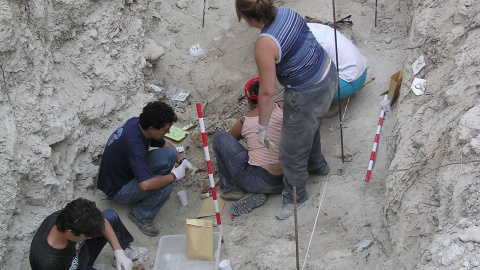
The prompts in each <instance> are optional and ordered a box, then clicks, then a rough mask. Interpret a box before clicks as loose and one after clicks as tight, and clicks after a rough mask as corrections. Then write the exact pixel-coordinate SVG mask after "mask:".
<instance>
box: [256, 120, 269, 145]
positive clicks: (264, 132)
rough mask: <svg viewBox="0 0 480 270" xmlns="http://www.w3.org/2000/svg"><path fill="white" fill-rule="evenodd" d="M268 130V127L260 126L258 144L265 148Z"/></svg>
mask: <svg viewBox="0 0 480 270" xmlns="http://www.w3.org/2000/svg"><path fill="white" fill-rule="evenodd" d="M267 129H268V126H262V125H260V124H258V136H257V139H258V142H259V143H260V144H261V145H263V146H266V145H265V137H266V136H267Z"/></svg>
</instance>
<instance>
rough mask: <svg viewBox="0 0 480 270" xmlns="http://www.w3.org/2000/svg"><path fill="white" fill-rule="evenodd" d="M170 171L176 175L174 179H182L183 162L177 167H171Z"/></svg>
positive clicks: (183, 172) (183, 171)
mask: <svg viewBox="0 0 480 270" xmlns="http://www.w3.org/2000/svg"><path fill="white" fill-rule="evenodd" d="M184 162H185V160H184ZM172 173H174V174H175V176H176V179H175V181H178V180H180V179H182V178H183V177H185V167H183V162H182V164H181V165H179V166H178V167H175V168H173V169H172Z"/></svg>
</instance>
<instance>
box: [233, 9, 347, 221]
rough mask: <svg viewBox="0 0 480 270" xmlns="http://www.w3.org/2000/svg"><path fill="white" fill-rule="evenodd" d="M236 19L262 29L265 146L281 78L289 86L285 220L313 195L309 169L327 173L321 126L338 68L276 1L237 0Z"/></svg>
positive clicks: (282, 145) (283, 149) (258, 57)
mask: <svg viewBox="0 0 480 270" xmlns="http://www.w3.org/2000/svg"><path fill="white" fill-rule="evenodd" d="M235 8H236V12H237V18H238V20H239V21H241V20H242V19H243V20H245V21H246V22H247V24H248V25H249V26H250V27H253V28H258V29H260V35H259V37H258V38H257V39H256V41H255V50H254V55H255V62H256V65H257V70H258V74H259V77H260V92H259V95H258V107H259V118H258V130H259V131H258V136H257V139H258V141H259V142H260V144H262V145H265V139H268V140H269V139H270V138H269V137H268V134H267V130H268V124H269V121H270V118H271V115H272V111H273V109H274V108H275V92H276V85H275V84H276V80H278V82H279V83H280V84H281V85H282V86H283V87H285V93H284V106H283V121H282V123H283V124H282V125H283V126H282V132H281V136H280V142H279V162H280V166H281V168H282V171H283V174H284V175H283V183H284V189H283V191H282V197H283V200H282V205H281V207H280V209H279V211H278V212H277V214H276V217H277V218H278V219H280V220H282V219H285V218H287V217H289V216H291V215H292V214H293V212H294V201H293V200H294V194H293V188H294V187H296V191H297V192H296V199H297V209H300V208H301V207H303V206H304V204H305V202H306V201H307V199H308V194H307V190H306V185H307V182H308V175H309V172H310V173H314V174H320V175H325V174H327V173H328V172H329V170H330V167H329V165H328V164H327V162H326V160H325V158H324V156H323V154H322V149H321V144H320V126H321V124H322V118H323V116H324V115H325V114H326V113H327V112H328V109H329V107H330V104H331V103H332V99H333V95H334V92H335V90H336V89H337V85H338V84H337V71H336V67H335V64H334V63H333V62H332V61H331V59H330V57H329V56H328V53H327V52H326V51H325V50H324V49H323V48H322V46H321V45H320V44H319V43H318V42H317V40H316V39H315V37H314V36H313V34H312V32H311V31H310V30H309V28H308V26H307V23H306V22H305V21H304V20H303V18H302V17H301V16H300V15H299V14H298V13H297V12H295V11H294V10H292V9H290V8H287V7H281V8H276V7H275V6H274V5H273V3H272V1H271V0H235Z"/></svg>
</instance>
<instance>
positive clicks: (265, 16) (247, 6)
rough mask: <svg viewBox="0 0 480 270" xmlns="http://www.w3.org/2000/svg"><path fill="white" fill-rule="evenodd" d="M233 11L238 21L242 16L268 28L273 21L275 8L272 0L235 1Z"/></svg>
mask: <svg viewBox="0 0 480 270" xmlns="http://www.w3.org/2000/svg"><path fill="white" fill-rule="evenodd" d="M235 10H236V11H237V17H238V21H241V20H242V15H243V16H244V17H247V18H248V19H255V20H257V21H259V22H263V23H264V24H265V25H266V26H268V25H270V24H272V23H273V21H275V16H276V11H277V8H276V7H275V6H274V5H273V2H272V0H235Z"/></svg>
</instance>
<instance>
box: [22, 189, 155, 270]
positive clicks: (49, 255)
mask: <svg viewBox="0 0 480 270" xmlns="http://www.w3.org/2000/svg"><path fill="white" fill-rule="evenodd" d="M107 242H108V243H109V244H110V246H111V247H112V249H113V250H114V258H115V262H116V266H117V269H118V270H121V269H124V270H131V269H132V260H136V259H138V258H140V257H141V256H143V255H146V254H147V253H148V249H147V248H144V247H136V246H133V245H130V243H131V242H133V236H132V235H131V234H130V233H129V232H128V230H127V229H126V228H125V226H124V225H123V223H122V221H121V220H120V218H119V217H118V215H117V213H116V212H115V211H114V210H112V209H107V210H104V211H103V212H102V211H100V210H99V209H98V208H97V206H96V204H95V202H92V201H89V200H87V199H84V198H79V199H76V200H73V201H71V202H69V203H68V204H67V205H66V206H65V208H63V209H62V210H58V211H55V212H54V213H52V214H50V215H49V216H47V217H46V218H45V220H44V221H43V222H42V224H41V225H40V227H39V228H38V230H37V232H36V233H35V236H34V237H33V240H32V244H31V246H30V254H29V259H30V266H31V267H32V269H33V270H52V269H55V270H86V269H88V270H91V269H95V268H93V265H94V262H95V260H96V259H97V257H98V255H99V254H100V252H101V251H102V249H103V247H104V246H105V245H106V243H107Z"/></svg>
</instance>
